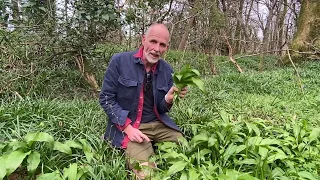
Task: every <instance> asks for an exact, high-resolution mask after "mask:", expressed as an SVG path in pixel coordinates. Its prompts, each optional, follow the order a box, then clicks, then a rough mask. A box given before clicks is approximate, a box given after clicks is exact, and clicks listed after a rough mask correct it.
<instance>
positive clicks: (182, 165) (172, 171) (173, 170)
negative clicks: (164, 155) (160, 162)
mask: <svg viewBox="0 0 320 180" xmlns="http://www.w3.org/2000/svg"><path fill="white" fill-rule="evenodd" d="M187 164H188V163H187V162H184V161H178V162H175V163H174V164H173V165H172V166H170V167H169V170H168V172H167V173H168V175H172V174H175V173H177V172H180V171H182V170H183V169H184V168H185V167H186V165H187Z"/></svg>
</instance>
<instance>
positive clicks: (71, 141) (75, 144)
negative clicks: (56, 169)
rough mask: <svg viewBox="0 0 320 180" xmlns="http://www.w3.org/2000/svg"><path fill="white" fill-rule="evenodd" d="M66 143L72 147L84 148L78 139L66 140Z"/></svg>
mask: <svg viewBox="0 0 320 180" xmlns="http://www.w3.org/2000/svg"><path fill="white" fill-rule="evenodd" d="M64 144H66V145H68V146H69V147H72V148H77V149H82V145H81V144H80V143H78V142H76V141H73V140H68V141H65V142H64Z"/></svg>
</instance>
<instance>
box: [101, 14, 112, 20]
mask: <svg viewBox="0 0 320 180" xmlns="http://www.w3.org/2000/svg"><path fill="white" fill-rule="evenodd" d="M101 18H102V19H103V20H106V21H109V19H110V17H109V15H108V14H104V15H102V16H101Z"/></svg>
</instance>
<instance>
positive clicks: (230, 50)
mask: <svg viewBox="0 0 320 180" xmlns="http://www.w3.org/2000/svg"><path fill="white" fill-rule="evenodd" d="M223 37H224V39H225V40H226V43H227V45H228V47H229V59H230V61H231V62H232V63H233V64H234V65H235V66H236V68H237V69H238V71H239V72H240V73H243V70H242V69H241V67H240V65H239V64H238V63H237V61H236V60H235V59H234V57H233V52H232V47H231V44H230V42H229V40H228V37H227V35H226V34H225V32H224V33H223Z"/></svg>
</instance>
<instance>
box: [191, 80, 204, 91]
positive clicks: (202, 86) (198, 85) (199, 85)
mask: <svg viewBox="0 0 320 180" xmlns="http://www.w3.org/2000/svg"><path fill="white" fill-rule="evenodd" d="M191 80H192V82H193V83H194V84H195V85H196V86H197V87H198V88H199V89H200V90H201V91H202V92H206V90H205V88H204V83H203V81H202V80H201V79H200V78H194V77H193V78H191Z"/></svg>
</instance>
